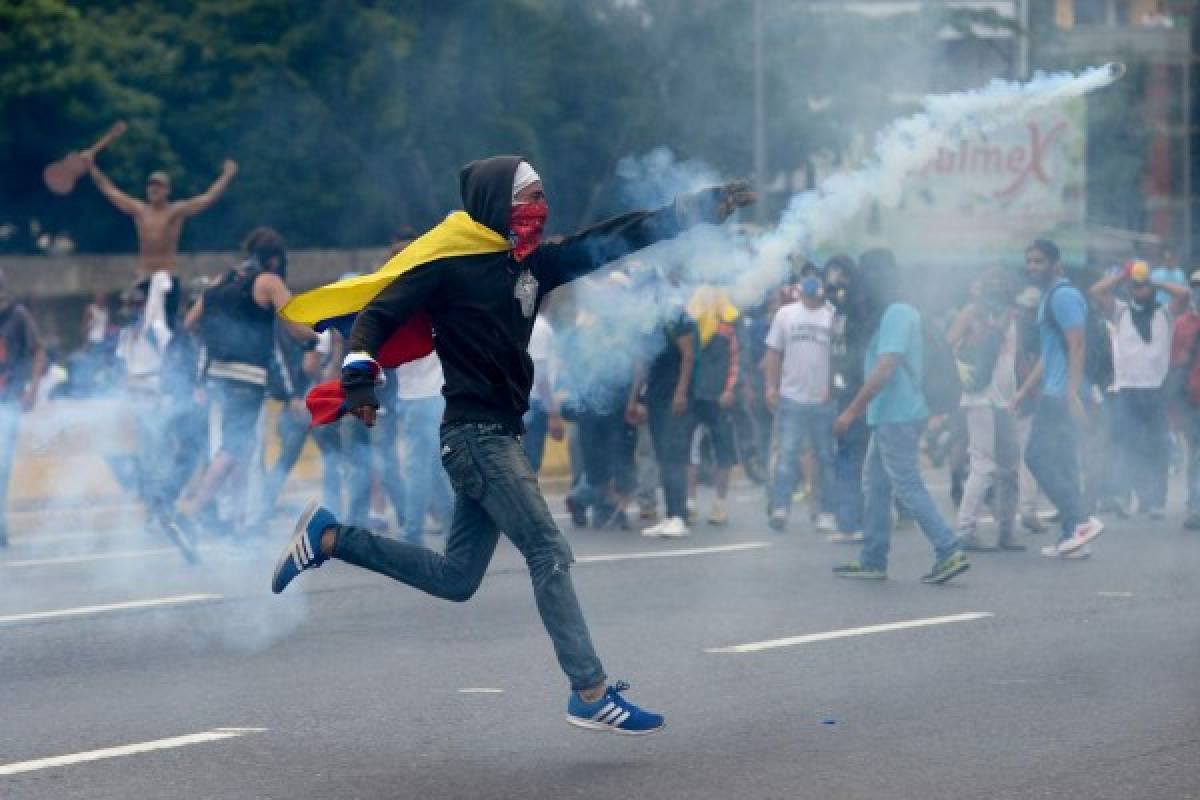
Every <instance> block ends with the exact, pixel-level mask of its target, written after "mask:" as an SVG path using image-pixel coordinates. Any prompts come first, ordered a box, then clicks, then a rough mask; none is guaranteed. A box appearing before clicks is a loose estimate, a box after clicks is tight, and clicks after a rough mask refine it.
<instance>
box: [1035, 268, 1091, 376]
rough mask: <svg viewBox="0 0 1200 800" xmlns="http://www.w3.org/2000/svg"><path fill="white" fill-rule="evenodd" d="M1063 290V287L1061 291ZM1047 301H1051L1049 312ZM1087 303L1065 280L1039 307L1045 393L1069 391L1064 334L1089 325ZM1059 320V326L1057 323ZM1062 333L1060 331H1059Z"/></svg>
mask: <svg viewBox="0 0 1200 800" xmlns="http://www.w3.org/2000/svg"><path fill="white" fill-rule="evenodd" d="M1058 287H1062V288H1058ZM1047 301H1050V302H1052V304H1053V305H1052V308H1051V309H1050V313H1049V314H1047V313H1046V303H1047ZM1087 313H1088V312H1087V301H1086V300H1084V299H1083V294H1082V293H1081V292H1080V291H1079V290H1078V289H1076V288H1075V287H1074V286H1072V285H1071V284H1070V283H1068V282H1067V280H1066V278H1063V279H1061V280H1059V282H1058V283H1056V284H1054V286H1052V287H1051V288H1050V290H1049V291H1047V292H1046V296H1045V297H1043V298H1042V303H1041V305H1040V306H1038V333H1039V334H1040V335H1041V337H1042V368H1043V373H1042V394H1044V395H1046V396H1048V397H1062V396H1063V395H1064V394H1066V392H1067V369H1068V361H1067V339H1066V337H1065V336H1064V335H1063V331H1069V330H1073V329H1075V328H1082V327H1083V326H1084V324H1085V323H1086V322H1087ZM1055 320H1058V325H1055V324H1054V321H1055ZM1060 328H1061V329H1062V330H1059V329H1060Z"/></svg>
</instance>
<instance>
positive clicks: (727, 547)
mask: <svg viewBox="0 0 1200 800" xmlns="http://www.w3.org/2000/svg"><path fill="white" fill-rule="evenodd" d="M770 546H771V543H770V542H742V543H740V544H723V545H717V546H715V547H692V548H688V549H683V550H650V551H647V552H645V553H605V554H603V555H596V556H580V557H579V558H576V559H575V561H576V563H579V564H595V563H598V562H602V561H636V560H638V559H643V558H675V557H678V556H706V555H709V554H712V553H736V552H738V551H741V550H758V549H760V548H763V547H770Z"/></svg>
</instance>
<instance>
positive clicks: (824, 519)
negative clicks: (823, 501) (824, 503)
mask: <svg viewBox="0 0 1200 800" xmlns="http://www.w3.org/2000/svg"><path fill="white" fill-rule="evenodd" d="M817 530H819V531H825V532H826V533H831V532H833V531H836V530H837V520H836V519H835V518H834V516H833V514H830V513H829V512H828V511H826V512H824V513H821V514H818V515H817Z"/></svg>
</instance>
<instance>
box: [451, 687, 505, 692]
mask: <svg viewBox="0 0 1200 800" xmlns="http://www.w3.org/2000/svg"><path fill="white" fill-rule="evenodd" d="M458 693H459V694H504V690H503V689H491V688H488V687H484V686H476V687H471V688H467V689H459V690H458Z"/></svg>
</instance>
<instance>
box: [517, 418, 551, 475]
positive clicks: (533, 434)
mask: <svg viewBox="0 0 1200 800" xmlns="http://www.w3.org/2000/svg"><path fill="white" fill-rule="evenodd" d="M521 421H522V422H524V423H525V435H524V436H523V437H521V443H522V444H523V445H524V447H525V455H526V456H527V457H528V458H529V466H531V467H533V471H534V472H535V473H536V472H541V471H542V456H543V455H545V453H546V433H547V431H548V430H549V428H550V415H549V414H547V413H546V411H545V409H542V408H538V407H537V406H530V407H529V410H528V411H526V412H525V417H524V418H523V419H522V420H521Z"/></svg>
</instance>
